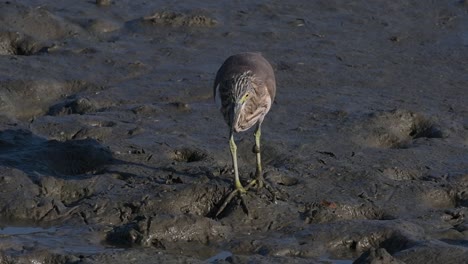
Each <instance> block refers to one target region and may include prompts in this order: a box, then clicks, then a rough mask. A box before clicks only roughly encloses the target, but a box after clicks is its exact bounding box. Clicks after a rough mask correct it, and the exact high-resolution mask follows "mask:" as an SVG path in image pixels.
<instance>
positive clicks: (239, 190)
mask: <svg viewBox="0 0 468 264" xmlns="http://www.w3.org/2000/svg"><path fill="white" fill-rule="evenodd" d="M247 190H248V188H244V187H241V188H236V189H234V190H233V191H232V192H231V193H230V194H229V195H228V196H227V197H226V199H224V202H223V204H222V205H221V207H219V209H218V211H217V212H216V214H215V217H218V216H219V215H220V214H221V213H222V212H223V211H224V209H226V206H227V205H228V204H229V203H230V202H231V201H232V199H234V197H235V196H236V194H237V196H238V197H239V199H240V200H241V205H242V209H243V210H244V212H245V214H246V215H249V208H248V207H247V203H246V202H245V199H244V195H243V194H244V193H246V192H247Z"/></svg>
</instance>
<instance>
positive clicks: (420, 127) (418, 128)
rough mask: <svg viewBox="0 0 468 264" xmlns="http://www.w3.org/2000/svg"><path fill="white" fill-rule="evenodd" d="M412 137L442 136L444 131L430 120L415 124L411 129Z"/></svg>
mask: <svg viewBox="0 0 468 264" xmlns="http://www.w3.org/2000/svg"><path fill="white" fill-rule="evenodd" d="M409 136H410V137H412V138H413V139H416V138H442V132H441V131H440V130H439V129H437V128H436V127H434V125H432V124H430V123H429V122H423V123H420V124H415V126H414V127H413V129H412V130H411V131H410V134H409Z"/></svg>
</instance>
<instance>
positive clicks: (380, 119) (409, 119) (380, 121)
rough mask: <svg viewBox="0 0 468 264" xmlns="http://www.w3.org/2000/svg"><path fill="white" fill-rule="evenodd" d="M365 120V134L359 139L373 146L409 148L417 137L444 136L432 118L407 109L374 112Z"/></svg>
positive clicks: (363, 127) (363, 126)
mask: <svg viewBox="0 0 468 264" xmlns="http://www.w3.org/2000/svg"><path fill="white" fill-rule="evenodd" d="M365 122H366V123H364V124H362V128H361V129H363V130H364V131H365V132H364V133H363V134H364V135H365V136H364V138H361V139H359V140H358V141H361V142H363V143H364V145H368V146H371V147H377V148H407V147H409V146H410V144H411V143H412V141H413V140H414V139H417V138H442V137H443V134H442V131H441V130H440V129H439V128H438V127H437V125H436V124H435V123H434V122H433V121H432V120H430V119H429V118H427V117H425V116H424V115H422V114H419V113H413V112H410V111H406V110H400V109H398V110H394V111H390V112H384V113H379V114H372V115H371V116H370V118H369V119H368V120H366V121H365ZM360 134H361V133H360Z"/></svg>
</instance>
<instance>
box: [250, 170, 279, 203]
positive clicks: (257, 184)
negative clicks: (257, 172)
mask: <svg viewBox="0 0 468 264" xmlns="http://www.w3.org/2000/svg"><path fill="white" fill-rule="evenodd" d="M250 188H255V189H256V191H257V193H260V191H262V190H263V189H265V190H267V191H268V193H269V194H270V198H271V201H272V202H273V203H275V204H276V198H277V193H278V191H277V190H276V189H275V188H273V187H272V186H271V185H270V184H269V183H268V182H267V181H265V179H264V178H263V176H262V177H256V179H254V180H252V181H250V182H249V184H248V185H247V186H246V187H245V189H246V190H249V189H250Z"/></svg>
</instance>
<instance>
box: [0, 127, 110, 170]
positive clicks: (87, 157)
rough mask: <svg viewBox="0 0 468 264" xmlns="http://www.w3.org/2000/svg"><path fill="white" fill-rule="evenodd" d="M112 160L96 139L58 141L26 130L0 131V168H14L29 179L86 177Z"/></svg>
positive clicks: (108, 152) (107, 151)
mask: <svg viewBox="0 0 468 264" xmlns="http://www.w3.org/2000/svg"><path fill="white" fill-rule="evenodd" d="M111 160H112V155H111V153H110V151H109V150H108V149H106V148H104V147H102V146H101V145H100V144H99V143H98V142H97V141H95V140H91V139H85V140H70V141H65V142H60V141H56V140H46V139H43V138H40V137H38V136H35V135H34V134H32V133H31V132H30V131H27V130H5V131H1V132H0V165H4V166H9V167H15V168H17V169H20V170H22V171H24V172H26V173H27V174H29V175H30V176H33V175H37V173H40V174H44V175H51V176H56V177H64V176H70V175H80V174H86V173H91V172H94V171H95V170H97V169H99V168H100V167H102V166H104V165H105V164H108V163H110V162H111Z"/></svg>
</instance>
